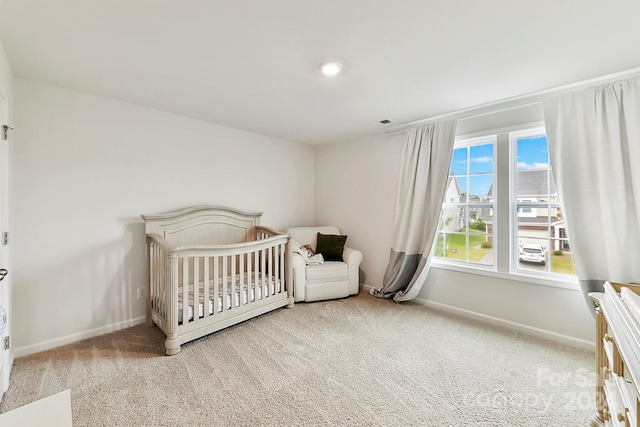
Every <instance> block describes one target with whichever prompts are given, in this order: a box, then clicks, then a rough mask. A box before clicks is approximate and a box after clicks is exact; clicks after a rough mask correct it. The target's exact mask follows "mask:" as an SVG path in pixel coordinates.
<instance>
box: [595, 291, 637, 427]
mask: <svg viewBox="0 0 640 427" xmlns="http://www.w3.org/2000/svg"><path fill="white" fill-rule="evenodd" d="M622 288H627V289H624V290H623V289H622ZM637 295H640V286H638V285H627V284H622V283H613V282H606V283H605V285H604V293H602V292H592V293H590V294H589V297H590V298H591V300H592V301H593V302H595V303H596V304H597V306H598V307H597V309H596V408H597V412H596V415H595V416H594V418H593V419H592V422H591V425H592V426H616V427H618V426H619V427H640V420H639V418H638V414H639V412H640V389H639V386H640V311H638V309H636V306H635V305H633V304H634V303H635V302H636V301H635V299H636V298H638V297H637Z"/></svg>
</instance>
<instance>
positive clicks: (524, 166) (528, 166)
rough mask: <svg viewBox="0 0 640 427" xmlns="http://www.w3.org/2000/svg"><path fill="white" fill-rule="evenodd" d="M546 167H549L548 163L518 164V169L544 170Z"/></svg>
mask: <svg viewBox="0 0 640 427" xmlns="http://www.w3.org/2000/svg"><path fill="white" fill-rule="evenodd" d="M548 167H549V163H537V162H536V163H527V162H518V169H546V168H548Z"/></svg>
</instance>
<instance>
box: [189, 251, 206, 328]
mask: <svg viewBox="0 0 640 427" xmlns="http://www.w3.org/2000/svg"><path fill="white" fill-rule="evenodd" d="M192 259H193V321H194V322H195V321H197V320H198V319H199V318H200V259H199V258H198V257H197V256H194V257H192ZM204 310H205V306H204V299H203V300H202V315H203V316H204Z"/></svg>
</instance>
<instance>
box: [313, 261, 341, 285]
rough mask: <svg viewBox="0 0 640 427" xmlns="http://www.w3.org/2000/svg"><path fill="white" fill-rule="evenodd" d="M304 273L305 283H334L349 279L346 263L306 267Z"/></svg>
mask: <svg viewBox="0 0 640 427" xmlns="http://www.w3.org/2000/svg"><path fill="white" fill-rule="evenodd" d="M305 272H306V275H305V276H306V279H307V283H320V282H335V281H340V280H345V278H346V277H349V268H348V265H347V263H346V262H326V263H324V264H321V265H308V266H307V268H306V271H305Z"/></svg>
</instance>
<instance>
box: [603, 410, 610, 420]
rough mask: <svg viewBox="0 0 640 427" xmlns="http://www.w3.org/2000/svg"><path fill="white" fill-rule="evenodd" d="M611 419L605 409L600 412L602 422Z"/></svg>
mask: <svg viewBox="0 0 640 427" xmlns="http://www.w3.org/2000/svg"><path fill="white" fill-rule="evenodd" d="M610 419H611V412H609V410H608V409H607V408H604V410H603V411H602V421H609V420H610Z"/></svg>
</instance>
